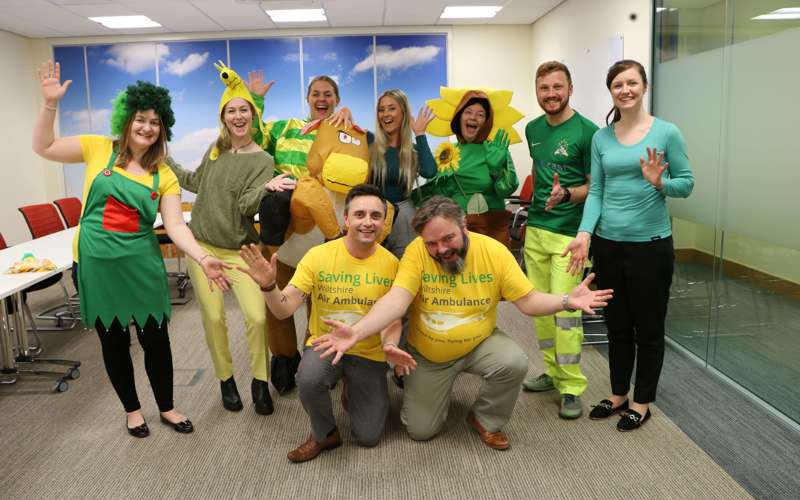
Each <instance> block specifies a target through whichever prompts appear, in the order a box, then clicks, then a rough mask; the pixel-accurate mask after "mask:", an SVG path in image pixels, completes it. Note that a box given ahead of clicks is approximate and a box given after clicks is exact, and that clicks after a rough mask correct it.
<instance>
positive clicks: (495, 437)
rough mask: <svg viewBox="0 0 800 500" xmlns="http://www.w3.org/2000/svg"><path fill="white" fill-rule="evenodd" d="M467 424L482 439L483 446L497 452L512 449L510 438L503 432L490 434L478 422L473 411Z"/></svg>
mask: <svg viewBox="0 0 800 500" xmlns="http://www.w3.org/2000/svg"><path fill="white" fill-rule="evenodd" d="M467 423H468V424H469V425H470V427H472V428H473V429H475V431H476V432H477V433H478V435H479V436H480V437H481V441H483V444H485V445H486V446H488V447H489V448H494V449H495V450H507V449H509V448H511V444H510V443H509V442H508V436H506V434H505V433H504V432H503V431H497V432H489V431H487V430H486V429H484V428H483V426H482V425H481V423H480V422H478V419H476V418H475V414H474V413H473V412H472V410H470V411H469V413H468V414H467Z"/></svg>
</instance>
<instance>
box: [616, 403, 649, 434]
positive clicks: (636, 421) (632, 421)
mask: <svg viewBox="0 0 800 500" xmlns="http://www.w3.org/2000/svg"><path fill="white" fill-rule="evenodd" d="M649 419H650V408H648V409H647V412H646V413H645V414H644V417H643V416H642V415H641V413H639V412H638V411H634V410H628V411H626V412H625V413H623V414H622V416H621V417H619V422H617V430H618V431H620V432H627V431H633V430H636V429H638V428H639V427H641V426H643V425H644V423H645V422H647V421H648V420H649Z"/></svg>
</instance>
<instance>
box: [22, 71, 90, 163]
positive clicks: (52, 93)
mask: <svg viewBox="0 0 800 500" xmlns="http://www.w3.org/2000/svg"><path fill="white" fill-rule="evenodd" d="M71 84H72V80H67V81H66V82H64V83H61V65H60V64H59V63H55V64H54V63H53V60H52V59H51V60H49V61H47V62H45V63H42V64H41V66H40V67H39V85H40V87H41V92H42V99H43V100H44V103H43V104H42V107H41V108H40V109H39V114H38V116H37V117H36V123H35V124H34V126H33V152H34V153H36V154H38V155H39V156H41V157H43V158H45V159H48V160H52V161H60V162H63V163H80V162H82V161H83V152H82V151H81V143H80V139H79V138H78V137H77V136H72V137H61V138H58V139H57V138H56V137H55V134H54V132H53V122H54V121H55V117H56V111H57V110H58V103H59V101H61V98H62V97H64V94H66V93H67V89H68V88H69V86H70V85H71Z"/></svg>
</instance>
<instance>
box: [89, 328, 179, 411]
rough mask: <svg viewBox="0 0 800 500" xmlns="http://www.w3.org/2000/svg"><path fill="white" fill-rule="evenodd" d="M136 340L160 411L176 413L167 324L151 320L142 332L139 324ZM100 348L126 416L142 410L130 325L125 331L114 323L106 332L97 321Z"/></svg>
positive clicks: (109, 376)
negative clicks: (140, 347) (135, 373)
mask: <svg viewBox="0 0 800 500" xmlns="http://www.w3.org/2000/svg"><path fill="white" fill-rule="evenodd" d="M134 326H135V327H136V336H137V337H138V339H139V345H141V346H142V349H143V350H144V369H145V371H146V372H147V378H148V379H149V380H150V386H151V387H152V388H153V394H154V395H155V397H156V403H157V404H158V410H159V411H160V412H162V413H164V412H167V411H170V410H172V409H173V402H172V351H171V350H170V345H169V335H168V332H167V321H166V320H165V321H164V322H163V323H162V324H161V325H159V324H158V321H157V320H156V319H155V318H153V317H152V316H148V318H147V321H146V322H145V324H144V328H141V327H140V326H139V324H138V323H134ZM94 327H95V329H96V330H97V335H98V336H99V337H100V345H101V346H102V348H103V363H105V366H106V373H108V378H109V379H111V385H113V386H114V390H115V391H117V396H119V399H120V401H122V406H124V407H125V411H126V412H132V411H136V410H138V409H140V408H141V407H142V406H141V404H139V398H138V397H137V396H136V383H135V381H134V378H133V362H132V361H131V353H130V344H131V331H130V328H129V326H128V325H126V326H125V327H124V328H123V327H122V324H121V323H120V321H119V320H118V319H116V318H115V319H114V322H113V323H111V327H110V328H105V326H104V325H103V323H102V322H101V321H100V319H99V318H98V319H97V321H96V322H95V324H94Z"/></svg>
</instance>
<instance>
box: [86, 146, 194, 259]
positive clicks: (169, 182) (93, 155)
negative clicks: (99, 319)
mask: <svg viewBox="0 0 800 500" xmlns="http://www.w3.org/2000/svg"><path fill="white" fill-rule="evenodd" d="M79 139H80V141H81V153H82V154H83V162H84V163H85V164H86V171H85V173H84V176H83V199H82V207H86V197H87V196H89V188H90V187H91V186H92V182H93V181H94V178H95V177H97V174H99V173H100V171H101V170H103V169H104V168H106V166H107V165H108V160H109V159H110V158H111V148H112V147H113V145H114V141H113V139H111V138H110V137H105V136H102V135H82V136H79ZM114 171H115V172H117V173H119V174H121V175H124V176H125V177H127V178H128V179H131V180H133V181H136V182H138V183H139V184H142V185H145V186H147V187H148V188H149V187H150V186H152V185H153V174H145V175H133V174H129V173H128V172H127V171H125V170H124V169H122V168H119V167H114ZM158 174H159V178H158V193H159V194H160V195H161V196H165V195H170V194H174V195H178V196H180V194H181V186H180V184H178V178H177V177H175V174H174V173H173V172H172V170H171V169H170V168H169V167H168V166H167V164H166V163H162V164H160V165H159V166H158ZM81 215H83V208H81ZM79 232H80V226H78V230H77V231H75V238H74V239H73V240H72V258H73V259H74V260H75V262H77V261H78V233H79Z"/></svg>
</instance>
